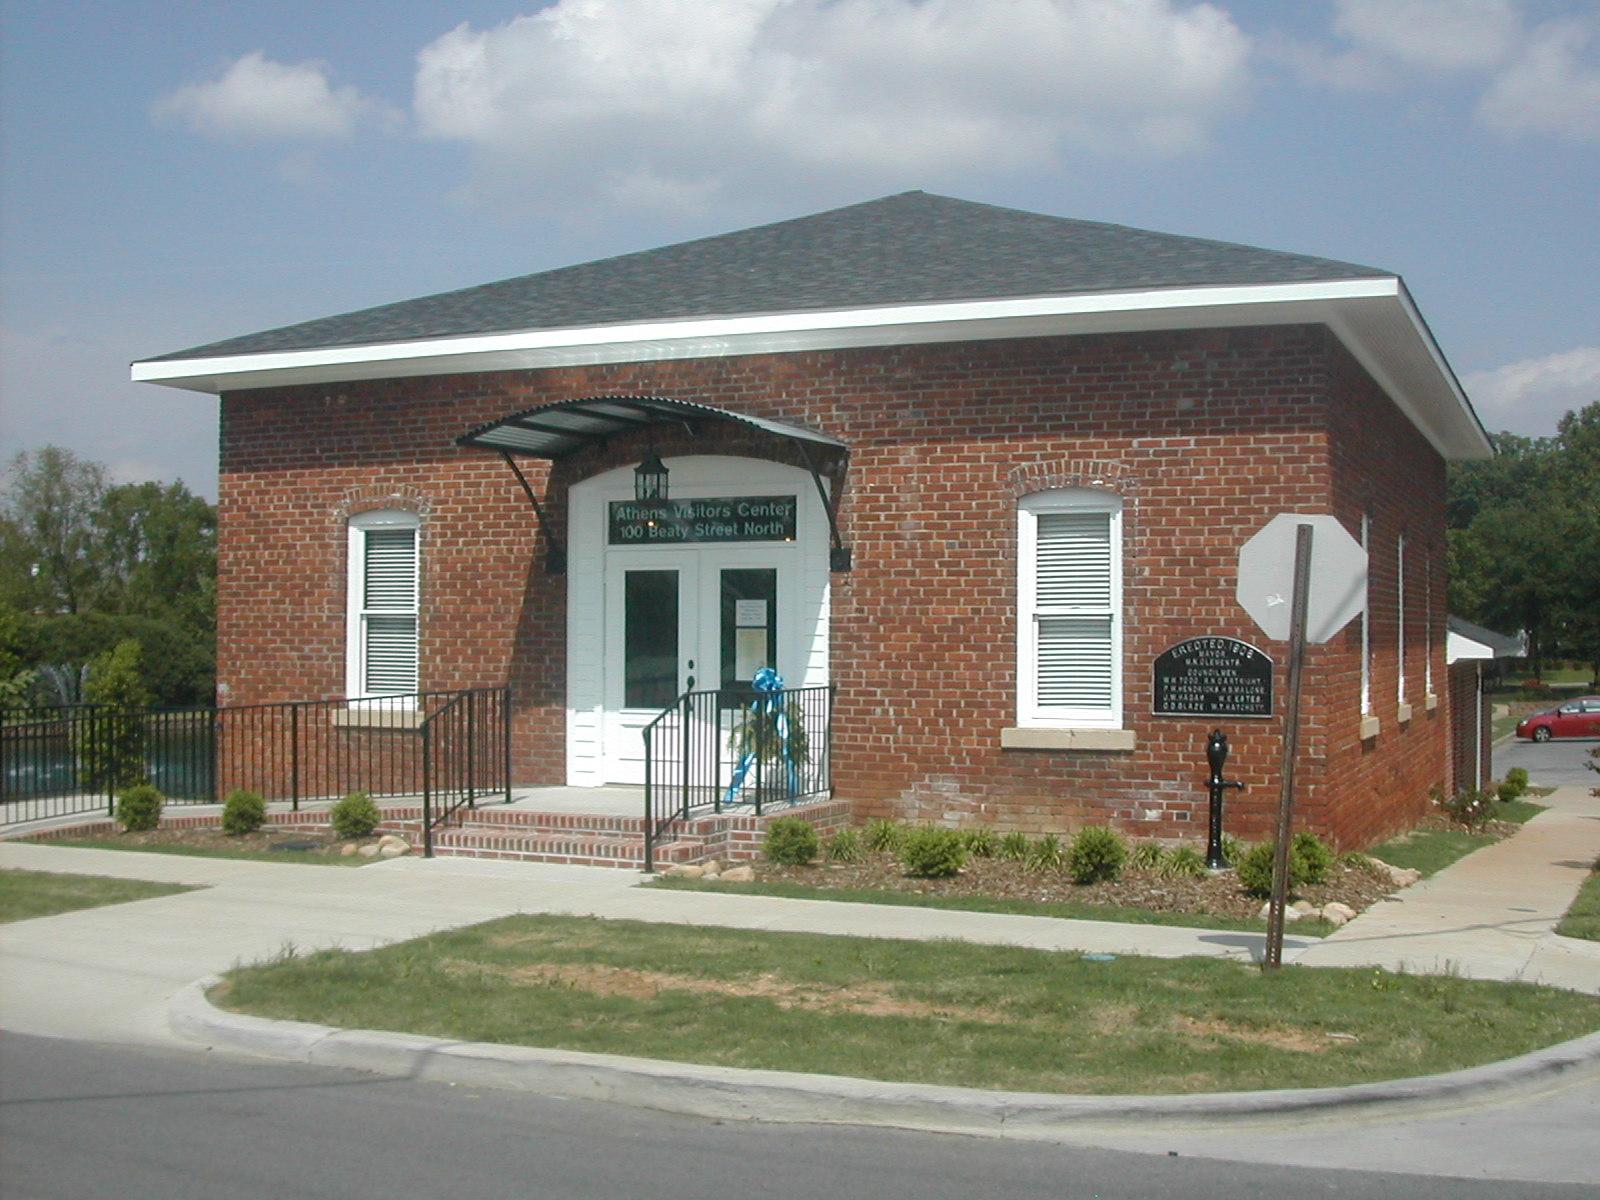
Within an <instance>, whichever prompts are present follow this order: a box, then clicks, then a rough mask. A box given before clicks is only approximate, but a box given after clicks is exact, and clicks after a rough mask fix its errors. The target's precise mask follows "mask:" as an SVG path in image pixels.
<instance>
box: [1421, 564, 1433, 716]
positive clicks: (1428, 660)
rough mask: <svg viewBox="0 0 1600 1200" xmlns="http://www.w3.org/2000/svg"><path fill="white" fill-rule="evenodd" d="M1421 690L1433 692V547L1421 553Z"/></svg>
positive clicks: (1429, 693)
mask: <svg viewBox="0 0 1600 1200" xmlns="http://www.w3.org/2000/svg"><path fill="white" fill-rule="evenodd" d="M1422 608H1423V614H1422V619H1423V625H1422V651H1423V653H1422V690H1423V693H1424V694H1425V695H1428V696H1432V695H1433V694H1434V692H1433V547H1431V546H1430V547H1428V548H1427V549H1426V550H1424V551H1423V553H1422Z"/></svg>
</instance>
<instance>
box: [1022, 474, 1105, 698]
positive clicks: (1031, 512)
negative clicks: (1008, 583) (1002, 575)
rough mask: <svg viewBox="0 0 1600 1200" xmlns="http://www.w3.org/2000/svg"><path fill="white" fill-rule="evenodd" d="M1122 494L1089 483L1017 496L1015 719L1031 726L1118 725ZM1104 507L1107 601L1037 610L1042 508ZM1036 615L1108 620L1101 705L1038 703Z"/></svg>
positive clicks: (1050, 510)
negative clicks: (1107, 679)
mask: <svg viewBox="0 0 1600 1200" xmlns="http://www.w3.org/2000/svg"><path fill="white" fill-rule="evenodd" d="M1122 509H1123V504H1122V498H1121V497H1120V496H1118V495H1116V494H1114V493H1110V492H1105V491H1100V490H1098V489H1091V488H1063V489H1060V490H1057V491H1048V492H1035V493H1033V494H1031V495H1028V496H1024V497H1022V499H1021V500H1019V501H1018V502H1017V724H1018V725H1019V726H1022V727H1030V726H1031V727H1035V728H1041V727H1042V728H1084V729H1121V728H1122V651H1123V643H1122V639H1123V633H1122ZM1063 512H1065V513H1104V514H1106V515H1107V516H1108V517H1109V519H1110V520H1109V532H1110V557H1111V581H1110V582H1111V589H1110V590H1111V603H1110V605H1109V606H1108V607H1107V608H1099V607H1096V608H1093V609H1086V608H1073V609H1061V610H1051V611H1050V612H1049V613H1043V614H1042V613H1041V612H1040V611H1039V609H1038V606H1037V605H1036V603H1035V595H1036V591H1035V581H1036V577H1037V572H1038V518H1039V516H1040V514H1042V513H1063ZM1041 616H1108V617H1109V618H1110V621H1111V702H1110V704H1109V705H1107V706H1106V707H1105V708H1068V707H1065V706H1054V705H1051V706H1045V705H1040V704H1039V703H1038V702H1037V700H1036V699H1035V697H1036V696H1037V690H1036V682H1037V678H1038V664H1039V658H1038V624H1039V620H1040V618H1041Z"/></svg>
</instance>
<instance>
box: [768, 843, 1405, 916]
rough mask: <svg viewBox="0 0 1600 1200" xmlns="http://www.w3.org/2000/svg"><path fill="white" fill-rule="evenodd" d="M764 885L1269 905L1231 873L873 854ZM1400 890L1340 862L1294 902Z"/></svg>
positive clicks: (1136, 903)
mask: <svg viewBox="0 0 1600 1200" xmlns="http://www.w3.org/2000/svg"><path fill="white" fill-rule="evenodd" d="M745 865H748V866H751V867H754V868H755V873H756V878H757V879H758V880H761V881H764V882H767V881H778V880H782V881H784V882H789V883H798V884H804V885H806V886H808V887H818V888H872V889H877V890H882V891H896V892H909V893H912V894H915V895H922V896H972V897H990V898H996V899H1005V900H1030V901H1045V902H1057V903H1059V902H1076V903H1079V904H1102V905H1118V906H1122V907H1126V908H1145V909H1150V910H1152V911H1154V912H1170V913H1193V914H1207V913H1209V914H1214V915H1220V916H1227V917H1237V918H1239V919H1241V920H1253V919H1255V918H1256V917H1258V916H1259V915H1260V913H1261V906H1262V904H1263V903H1265V901H1264V900H1263V899H1262V898H1261V897H1260V896H1252V895H1249V894H1248V893H1247V892H1245V890H1244V889H1243V888H1241V887H1240V886H1239V881H1238V879H1237V878H1236V877H1235V876H1234V875H1233V874H1232V873H1231V872H1226V873H1222V874H1218V875H1207V876H1205V877H1204V878H1200V879H1169V878H1166V877H1164V876H1162V875H1160V874H1158V873H1156V872H1154V871H1149V870H1145V869H1143V868H1140V867H1134V866H1128V867H1125V868H1124V869H1123V872H1122V875H1121V877H1120V878H1118V879H1115V880H1112V881H1110V882H1108V883H1091V884H1077V883H1073V882H1072V880H1071V878H1070V877H1069V876H1067V875H1066V874H1064V873H1063V872H1060V871H1029V870H1028V869H1027V868H1026V867H1024V866H1023V864H1021V863H1019V862H1014V861H1002V860H1000V859H997V858H975V857H969V858H968V859H967V865H966V866H965V867H963V868H962V869H961V873H960V874H959V875H956V876H953V877H951V878H949V879H914V878H912V877H910V876H908V875H907V874H906V873H905V868H904V867H902V866H901V865H900V864H899V863H898V862H897V861H896V860H895V859H894V857H893V856H892V855H890V854H888V853H883V852H880V853H869V854H868V856H867V859H866V861H864V862H860V863H828V864H825V865H822V864H818V865H812V866H806V867H784V866H778V865H777V864H775V863H769V862H765V861H757V862H752V863H749V864H745ZM1394 890H1395V883H1394V880H1393V879H1392V878H1390V876H1389V875H1388V873H1387V872H1386V871H1384V870H1383V869H1382V868H1381V867H1378V868H1372V867H1357V866H1349V865H1346V864H1343V863H1335V864H1334V866H1333V867H1332V869H1331V870H1329V872H1328V878H1327V879H1326V880H1325V881H1324V882H1322V883H1319V884H1315V885H1309V886H1306V887H1303V888H1299V889H1297V890H1296V891H1295V893H1294V894H1293V896H1292V897H1291V899H1302V900H1306V901H1308V902H1309V903H1310V904H1311V905H1313V906H1314V907H1317V908H1320V907H1322V905H1324V904H1327V903H1330V902H1332V901H1335V900H1337V901H1340V902H1341V903H1344V904H1348V905H1349V906H1350V907H1351V908H1353V909H1355V910H1356V911H1357V912H1360V911H1361V910H1362V909H1364V908H1367V907H1368V906H1369V905H1372V904H1375V903H1377V902H1378V901H1379V900H1381V899H1382V898H1383V897H1384V896H1386V895H1388V894H1389V893H1390V892H1393V891H1394Z"/></svg>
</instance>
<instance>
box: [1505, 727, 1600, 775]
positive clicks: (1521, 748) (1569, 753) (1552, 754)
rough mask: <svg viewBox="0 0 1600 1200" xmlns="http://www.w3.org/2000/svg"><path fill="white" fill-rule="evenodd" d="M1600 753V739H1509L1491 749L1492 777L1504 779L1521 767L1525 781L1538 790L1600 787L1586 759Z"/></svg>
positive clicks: (1588, 760)
mask: <svg viewBox="0 0 1600 1200" xmlns="http://www.w3.org/2000/svg"><path fill="white" fill-rule="evenodd" d="M1596 750H1600V738H1562V739H1560V740H1558V741H1553V742H1545V743H1543V744H1542V745H1541V744H1539V743H1537V742H1527V741H1523V740H1522V739H1520V738H1512V739H1511V740H1509V741H1505V742H1501V743H1500V744H1499V745H1498V746H1496V747H1495V748H1494V777H1495V778H1496V779H1504V778H1505V777H1506V772H1507V771H1509V770H1511V768H1512V767H1524V768H1526V769H1527V772H1528V780H1529V782H1531V783H1535V784H1538V785H1540V786H1541V787H1561V786H1563V785H1565V784H1569V783H1570V784H1577V785H1578V786H1579V787H1600V775H1597V774H1595V773H1594V772H1593V771H1591V770H1589V767H1588V764H1589V763H1590V762H1593V761H1595V760H1593V759H1591V758H1590V757H1589V755H1590V754H1592V753H1594V752H1595V751H1596Z"/></svg>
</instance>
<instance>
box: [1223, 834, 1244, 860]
mask: <svg viewBox="0 0 1600 1200" xmlns="http://www.w3.org/2000/svg"><path fill="white" fill-rule="evenodd" d="M1246 848H1247V847H1246V846H1245V844H1244V843H1243V842H1241V841H1240V840H1239V839H1238V838H1236V837H1234V836H1233V834H1231V833H1225V834H1223V835H1222V857H1223V858H1225V859H1227V860H1228V861H1229V862H1230V863H1236V862H1238V861H1239V860H1240V859H1241V858H1243V857H1244V852H1245V850H1246Z"/></svg>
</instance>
